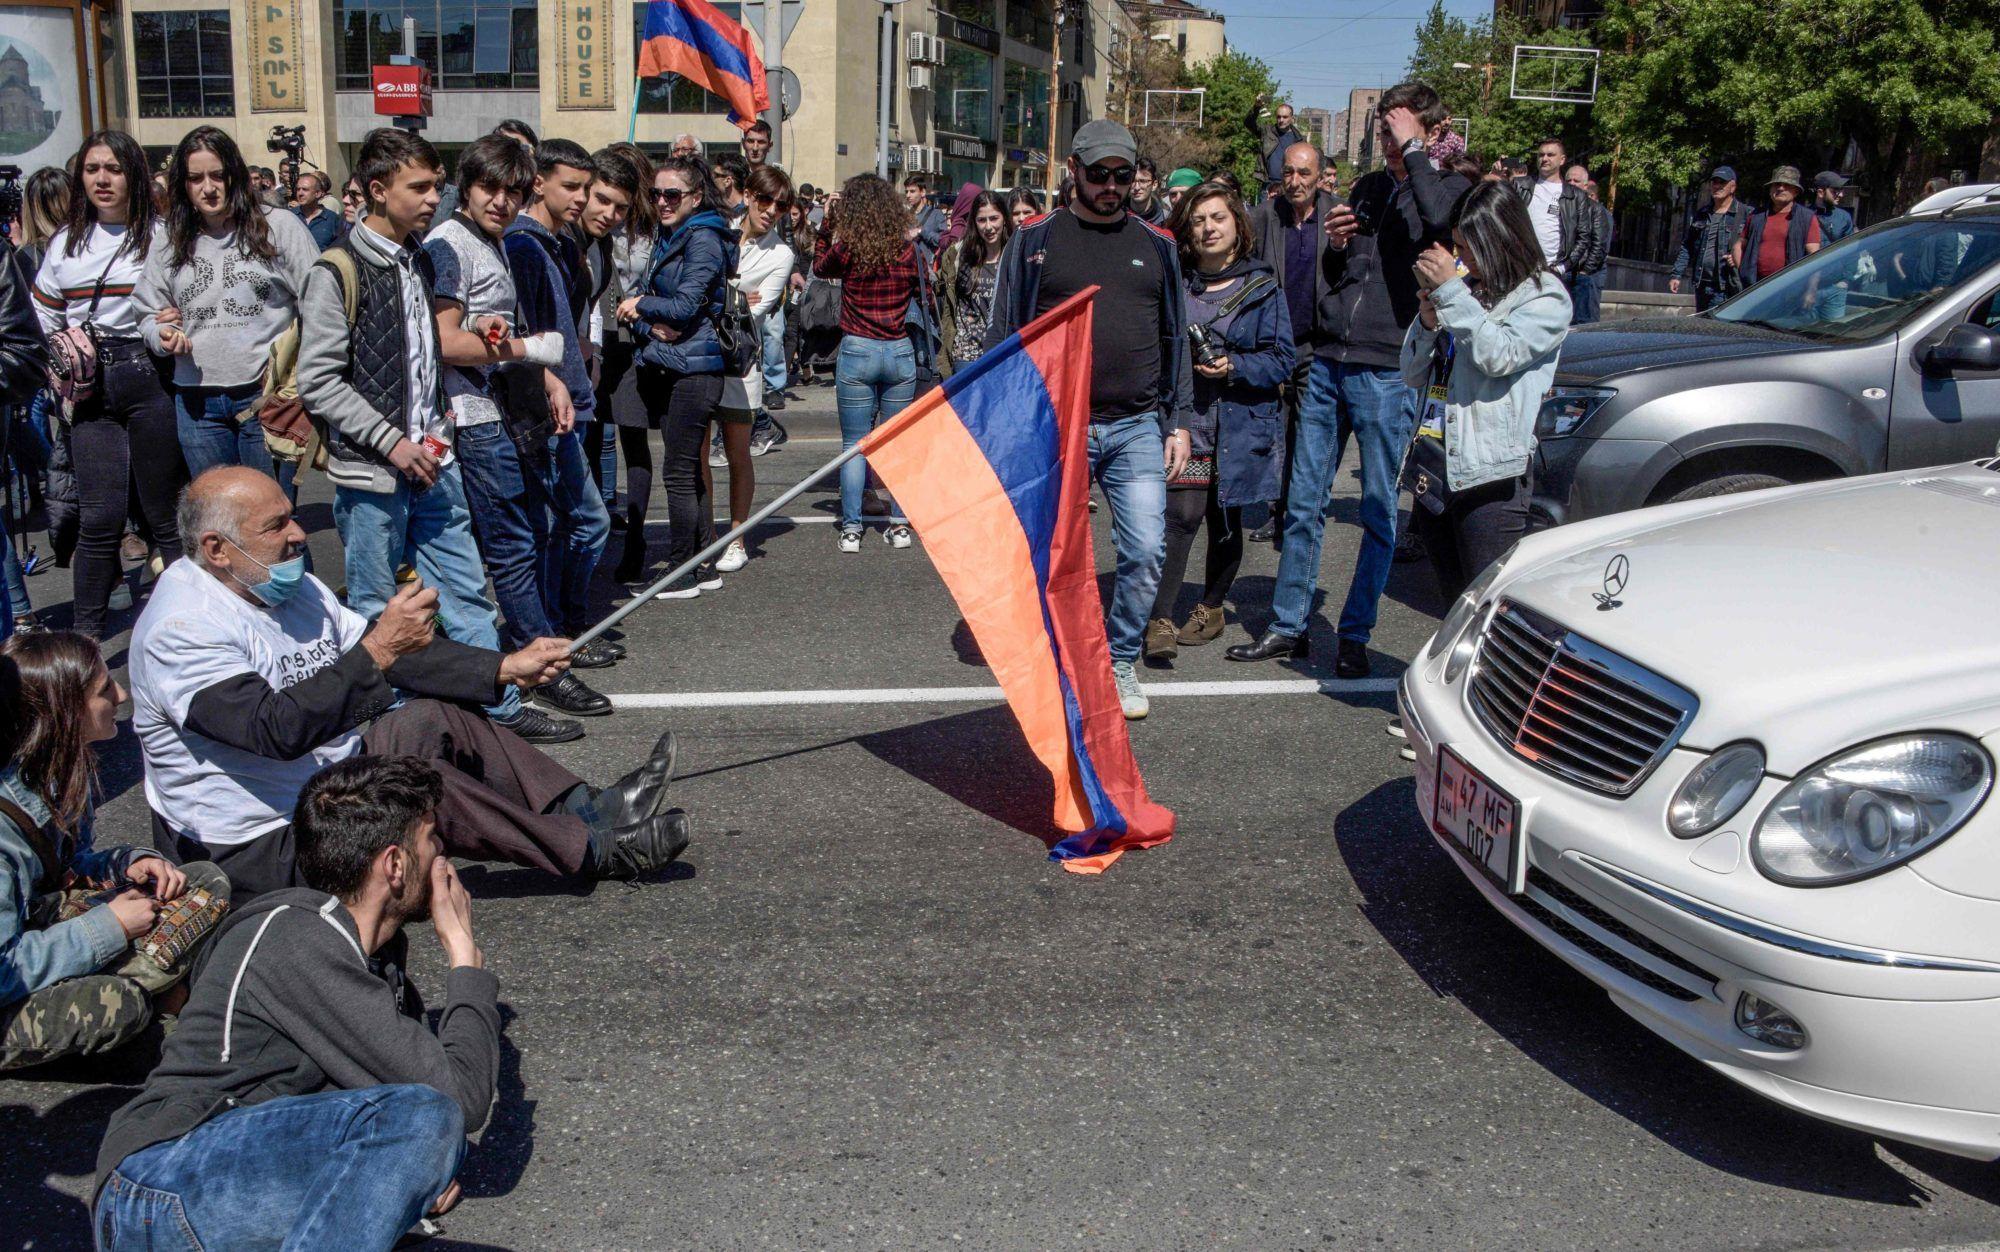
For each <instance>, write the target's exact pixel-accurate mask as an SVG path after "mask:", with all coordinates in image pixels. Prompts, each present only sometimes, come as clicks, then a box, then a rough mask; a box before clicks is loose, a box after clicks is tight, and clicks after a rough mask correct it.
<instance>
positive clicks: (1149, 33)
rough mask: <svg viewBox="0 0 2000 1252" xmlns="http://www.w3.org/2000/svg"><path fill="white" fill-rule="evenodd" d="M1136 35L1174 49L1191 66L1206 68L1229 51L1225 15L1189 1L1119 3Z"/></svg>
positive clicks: (1148, 0)
mask: <svg viewBox="0 0 2000 1252" xmlns="http://www.w3.org/2000/svg"><path fill="white" fill-rule="evenodd" d="M1119 8H1120V9H1122V10H1123V11H1124V15H1125V18H1126V19H1127V20H1128V21H1129V22H1131V24H1132V26H1133V28H1134V29H1135V30H1137V31H1143V32H1145V35H1146V37H1147V38H1148V39H1152V40H1155V41H1157V42H1159V43H1163V44H1166V45H1168V46H1169V47H1171V48H1173V50H1174V51H1175V52H1177V53H1179V54H1180V58H1181V60H1182V61H1184V62H1186V63H1187V64H1188V65H1206V64H1208V63H1209V62H1210V61H1213V60H1215V58H1217V57H1219V56H1221V55H1222V54H1223V53H1224V52H1227V51H1228V50H1229V38H1228V33H1227V31H1226V30H1225V29H1224V22H1223V17H1222V14H1220V13H1216V12H1213V11H1212V10H1209V9H1204V8H1202V7H1200V6H1199V5H1194V4H1189V3H1188V2H1187V0H1120V3H1119Z"/></svg>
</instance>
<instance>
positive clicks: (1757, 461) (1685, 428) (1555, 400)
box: [1534, 186, 2000, 523]
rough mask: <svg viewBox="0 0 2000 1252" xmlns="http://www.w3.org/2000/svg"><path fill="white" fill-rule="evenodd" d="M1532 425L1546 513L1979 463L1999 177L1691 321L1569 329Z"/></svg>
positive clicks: (1999, 373) (1994, 361)
mask: <svg viewBox="0 0 2000 1252" xmlns="http://www.w3.org/2000/svg"><path fill="white" fill-rule="evenodd" d="M1535 433H1536V435H1537V437H1538V443H1539V447H1538V450H1537V454H1536V464H1535V497H1534V508H1535V511H1536V512H1537V513H1538V514H1540V515H1542V520H1544V521H1545V522H1549V523H1561V522H1565V521H1580V520H1583V519H1585V518H1591V517H1599V516H1602V515H1604V514H1607V513H1617V512H1621V511H1623V510H1625V509H1635V508H1639V507H1641V506H1643V505H1648V504H1661V503H1665V502H1667V501H1670V500H1692V499H1696V498H1699V497H1703V496H1714V495H1722V494H1725V493H1728V492H1733V491H1750V490H1755V489H1757V488H1760V487H1774V486H1778V485H1781V484H1784V483H1795V482H1805V481H1807V480H1810V479H1816V478H1834V477H1839V476H1842V475H1851V474H1871V473H1878V472H1881V471H1884V470H1892V469H1907V468H1912V467H1916V466H1924V465H1936V464H1940V463H1943V462H1947V461H1962V460H1966V459H1969V458H1971V457H1976V456H1991V455H1993V453H1994V450H1995V445H1996V444H2000V186H1996V187H1989V188H1972V189H1958V194H1957V195H1955V197H1954V198H1953V200H1952V202H1951V203H1949V204H1948V205H1947V206H1946V207H1942V208H1934V207H1931V206H1930V205H1929V204H1925V205H1919V206H1918V208H1917V210H1916V211H1914V212H1912V213H1911V214H1910V215H1908V216H1906V217H1900V218H1896V219H1894V220H1892V221H1888V222H1884V223H1882V224H1880V225H1878V226H1873V227H1870V228H1869V229H1867V230H1864V231H1860V232H1858V233H1856V234H1853V235H1850V236H1848V237H1847V238H1846V239H1843V240H1841V241H1840V242H1839V243H1836V244H1833V245H1831V246H1829V247H1826V248H1822V249H1820V250H1819V251H1818V252H1816V253H1813V254H1812V255H1810V256H1807V257H1804V258H1801V259H1800V260H1799V261H1797V262H1796V263H1794V264H1792V265H1790V266H1787V267H1786V268H1785V269H1782V270H1780V271H1778V272H1777V273H1776V274H1773V275H1771V276H1770V277H1769V278H1767V279H1765V280H1764V281H1763V282H1760V283H1758V284H1757V285H1756V286H1754V287H1751V288H1749V289H1748V290H1746V291H1744V292H1742V293H1741V294H1739V295H1737V296H1735V297H1734V298H1732V299H1730V300H1729V301H1727V302H1725V303H1723V304H1719V305H1716V306H1715V307H1714V308H1712V309H1710V310H1709V311H1708V312H1707V313H1704V314H1701V315H1699V316H1696V317H1691V318H1648V319H1644V320H1641V321H1630V322H1607V323H1604V324H1602V325H1598V326H1592V327H1590V328H1588V329H1585V330H1578V331H1575V332H1572V333H1571V335H1570V337H1569V339H1568V341H1567V342H1566V343H1565V344H1564V345H1563V352H1562V361H1561V364H1560V366H1559V367H1558V369H1557V372H1556V382H1555V386H1554V387H1553V388H1551V389H1550V391H1549V394H1548V396H1547V398H1546V399H1545V400H1544V401H1543V403H1542V410H1541V414H1540V416H1539V418H1538V420H1537V422H1536V427H1535Z"/></svg>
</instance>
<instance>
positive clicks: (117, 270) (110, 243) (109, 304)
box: [34, 223, 166, 339]
mask: <svg viewBox="0 0 2000 1252" xmlns="http://www.w3.org/2000/svg"><path fill="white" fill-rule="evenodd" d="M126 233H127V232H126V229H125V227H123V226H105V225H103V224H102V223H94V224H93V225H92V226H91V227H90V231H89V233H88V234H86V235H85V236H84V237H83V249H82V250H81V251H79V252H78V253H77V254H76V255H75V256H71V255H69V228H68V227H67V226H65V227H63V228H62V229H61V230H58V231H57V232H56V233H55V235H54V236H52V237H51V238H50V239H49V248H48V251H47V252H44V253H43V254H42V265H41V268H40V269H38V270H36V271H35V292H34V295H35V316H36V318H37V319H39V320H40V322H41V324H42V334H44V335H53V334H55V333H56V332H57V331H59V330H61V329H62V328H63V327H65V326H81V325H83V324H84V323H85V322H86V321H87V322H89V323H90V324H91V325H93V326H95V327H96V328H97V333H98V335H99V336H101V337H103V338H107V339H136V338H138V337H139V317H140V311H139V306H138V305H137V304H136V303H135V302H134V301H133V299H132V293H133V291H134V290H135V289H136V288H137V287H138V285H139V277H140V275H141V274H142V273H143V272H144V270H145V260H144V259H143V258H141V257H140V256H139V255H138V253H137V250H136V249H133V248H128V247H126V244H127V242H128V240H127V239H126ZM165 246H166V231H165V230H164V229H161V228H155V229H154V231H153V238H152V243H151V251H155V252H156V251H158V250H160V249H161V248H164V247H165ZM99 280H102V281H103V283H104V295H103V297H102V298H101V299H99V300H98V301H97V312H96V313H94V314H93V313H92V312H91V311H90V301H91V297H92V296H93V294H95V292H96V291H97V284H98V282H99Z"/></svg>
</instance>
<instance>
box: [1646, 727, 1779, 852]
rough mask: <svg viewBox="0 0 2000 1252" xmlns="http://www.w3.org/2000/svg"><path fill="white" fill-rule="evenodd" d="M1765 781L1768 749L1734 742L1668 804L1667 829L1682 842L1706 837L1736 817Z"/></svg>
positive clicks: (1703, 765)
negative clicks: (1698, 836)
mask: <svg viewBox="0 0 2000 1252" xmlns="http://www.w3.org/2000/svg"><path fill="white" fill-rule="evenodd" d="M1763 778H1764V750H1763V749H1762V748H1760V747H1758V746H1757V745H1756V744H1754V743H1732V744H1730V745H1729V746H1728V747H1726V748H1723V749H1721V750H1719V751H1717V752H1716V753H1715V754H1714V755H1713V756H1710V757H1709V758H1708V759H1707V760H1706V761H1703V762H1702V763H1701V764H1699V765H1697V766H1695V767H1694V771H1693V772H1692V773H1690V774H1689V775H1688V776H1687V780H1686V781H1685V782H1683V783H1681V786H1680V790H1678V791H1676V792H1674V798H1673V799H1672V800H1671V801H1669V802H1668V804H1667V829H1668V830H1670V831H1672V832H1673V833H1674V834H1675V835H1676V836H1677V837H1679V838H1681V839H1692V838H1694V837H1695V836H1696V835H1705V834H1707V833H1708V832H1709V831H1711V830H1714V829H1715V828H1716V827H1718V826H1720V825H1722V823H1724V822H1726V821H1728V820H1729V819H1730V818H1732V817H1734V816H1736V811H1737V810H1738V809H1740V808H1742V807H1743V805H1744V804H1745V803H1746V802H1747V801H1748V800H1749V799H1750V797H1751V795H1753V794H1754V793H1755V792H1756V790H1757V784H1758V783H1759V782H1761V781H1763Z"/></svg>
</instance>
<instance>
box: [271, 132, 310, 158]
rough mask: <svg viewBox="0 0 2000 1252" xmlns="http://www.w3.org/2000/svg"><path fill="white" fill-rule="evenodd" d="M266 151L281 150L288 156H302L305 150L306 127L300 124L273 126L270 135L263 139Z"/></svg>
mask: <svg viewBox="0 0 2000 1252" xmlns="http://www.w3.org/2000/svg"><path fill="white" fill-rule="evenodd" d="M264 147H265V149H266V150H267V151H271V152H282V153H284V154H285V155H286V156H289V157H298V156H302V155H304V153H305V150H306V128H305V127H304V126H303V125H300V126H273V127H272V128H271V137H270V138H269V139H266V140H265V141H264Z"/></svg>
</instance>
